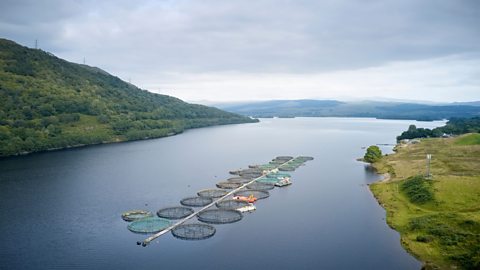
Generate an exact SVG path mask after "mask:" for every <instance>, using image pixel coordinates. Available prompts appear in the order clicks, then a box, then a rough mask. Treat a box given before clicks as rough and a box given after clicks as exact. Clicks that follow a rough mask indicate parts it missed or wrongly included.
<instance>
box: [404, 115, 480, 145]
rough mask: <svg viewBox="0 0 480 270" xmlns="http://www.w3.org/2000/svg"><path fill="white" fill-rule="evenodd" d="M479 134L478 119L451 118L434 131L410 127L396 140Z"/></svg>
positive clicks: (479, 120)
mask: <svg viewBox="0 0 480 270" xmlns="http://www.w3.org/2000/svg"><path fill="white" fill-rule="evenodd" d="M478 132H480V117H472V118H452V119H450V120H449V121H448V122H447V124H446V125H445V126H443V127H438V128H434V129H428V128H417V127H416V126H415V125H410V127H409V128H408V130H407V131H404V132H403V133H402V134H401V135H400V136H397V140H403V139H415V138H438V137H442V136H443V135H444V134H446V135H460V134H465V133H478Z"/></svg>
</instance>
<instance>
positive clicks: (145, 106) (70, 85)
mask: <svg viewBox="0 0 480 270" xmlns="http://www.w3.org/2000/svg"><path fill="white" fill-rule="evenodd" d="M255 121H257V120H252V119H250V118H248V117H244V116H240V115H237V114H234V113H228V112H225V111H222V110H219V109H216V108H212V107H207V106H202V105H195V104H189V103H185V102H183V101H181V100H180V99H177V98H174V97H170V96H165V95H159V94H154V93H151V92H148V91H145V90H141V89H139V88H137V87H135V86H134V85H131V84H129V83H126V82H124V81H122V80H120V79H119V78H117V77H115V76H112V75H110V74H108V73H107V72H105V71H103V70H101V69H98V68H95V67H90V66H86V65H79V64H74V63H70V62H67V61H65V60H62V59H59V58H57V57H55V56H54V55H52V54H50V53H47V52H44V51H42V50H36V49H29V48H27V47H23V46H20V45H18V44H16V43H15V42H12V41H9V40H5V39H0V156H9V155H16V154H22V153H30V152H36V151H43V150H48V149H57V148H65V147H75V146H80V145H86V144H98V143H108V142H120V141H127V140H137V139H145V138H156V137H163V136H168V135H173V134H177V133H179V132H182V131H183V130H185V129H189V128H197V127H204V126H210V125H221V124H234V123H247V122H255Z"/></svg>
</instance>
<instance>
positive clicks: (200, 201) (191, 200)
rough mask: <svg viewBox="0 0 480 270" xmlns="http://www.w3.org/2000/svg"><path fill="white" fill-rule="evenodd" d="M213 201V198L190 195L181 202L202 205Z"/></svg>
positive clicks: (194, 205)
mask: <svg viewBox="0 0 480 270" xmlns="http://www.w3.org/2000/svg"><path fill="white" fill-rule="evenodd" d="M212 202H213V199H212V198H207V197H188V198H185V199H182V200H181V201H180V204H182V205H184V206H191V207H202V206H205V205H208V204H210V203H212Z"/></svg>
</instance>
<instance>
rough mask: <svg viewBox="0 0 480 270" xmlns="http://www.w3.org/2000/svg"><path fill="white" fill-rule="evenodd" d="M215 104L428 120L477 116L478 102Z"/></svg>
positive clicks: (298, 113) (245, 110) (261, 111)
mask: <svg viewBox="0 0 480 270" xmlns="http://www.w3.org/2000/svg"><path fill="white" fill-rule="evenodd" d="M352 87H355V86H352ZM216 107H218V108H220V109H223V110H226V111H229V112H233V113H238V114H242V115H249V116H253V117H275V116H277V117H374V118H382V119H414V120H421V121H431V120H442V119H450V118H462V117H475V116H480V106H478V103H477V102H468V103H450V104H443V105H431V104H417V103H405V102H382V101H358V102H353V101H352V102H343V101H337V100H309V99H304V100H270V101H261V102H251V103H241V104H218V105H216Z"/></svg>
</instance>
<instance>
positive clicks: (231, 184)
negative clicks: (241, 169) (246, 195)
mask: <svg viewBox="0 0 480 270" xmlns="http://www.w3.org/2000/svg"><path fill="white" fill-rule="evenodd" d="M241 185H242V183H236V182H229V181H225V182H219V183H217V187H218V188H223V189H235V188H239V187H240V186H241Z"/></svg>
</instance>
